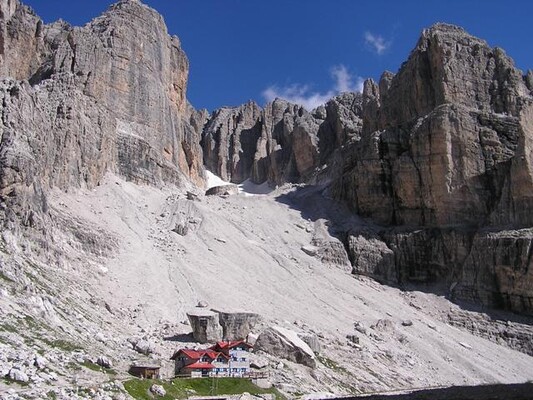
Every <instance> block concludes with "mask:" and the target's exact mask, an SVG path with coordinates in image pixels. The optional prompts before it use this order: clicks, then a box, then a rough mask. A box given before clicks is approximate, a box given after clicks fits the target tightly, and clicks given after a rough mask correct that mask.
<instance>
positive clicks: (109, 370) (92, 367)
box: [81, 361, 117, 375]
mask: <svg viewBox="0 0 533 400" xmlns="http://www.w3.org/2000/svg"><path fill="white" fill-rule="evenodd" d="M81 365H83V366H84V367H85V368H87V369H90V370H91V371H96V372H102V373H104V374H109V375H116V374H117V371H115V370H114V369H112V368H104V367H101V366H100V365H98V364H93V363H92V362H89V361H84V362H83V363H82V364H81Z"/></svg>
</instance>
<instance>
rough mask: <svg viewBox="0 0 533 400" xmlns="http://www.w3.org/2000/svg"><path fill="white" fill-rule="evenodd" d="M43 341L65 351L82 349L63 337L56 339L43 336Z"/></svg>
mask: <svg viewBox="0 0 533 400" xmlns="http://www.w3.org/2000/svg"><path fill="white" fill-rule="evenodd" d="M41 340H42V341H43V342H45V343H46V344H47V345H48V346H50V347H54V348H56V349H59V350H63V351H76V350H82V348H81V347H80V346H78V345H76V344H74V343H72V342H69V341H67V340H63V339H56V340H50V339H46V338H44V337H43V338H41Z"/></svg>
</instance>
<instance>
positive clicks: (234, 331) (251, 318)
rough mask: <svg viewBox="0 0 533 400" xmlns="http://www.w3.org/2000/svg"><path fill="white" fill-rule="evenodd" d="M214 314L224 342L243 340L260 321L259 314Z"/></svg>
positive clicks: (221, 312) (223, 312) (225, 312)
mask: <svg viewBox="0 0 533 400" xmlns="http://www.w3.org/2000/svg"><path fill="white" fill-rule="evenodd" d="M216 312H217V313H218V317H219V321H220V325H221V326H222V338H223V339H224V340H245V339H246V338H247V337H248V334H249V333H250V332H251V331H252V330H253V328H254V327H255V326H256V325H257V324H258V323H259V321H260V319H261V317H260V316H259V314H255V313H249V312H227V311H216Z"/></svg>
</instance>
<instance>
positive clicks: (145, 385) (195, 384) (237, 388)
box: [124, 378, 284, 400]
mask: <svg viewBox="0 0 533 400" xmlns="http://www.w3.org/2000/svg"><path fill="white" fill-rule="evenodd" d="M154 383H155V384H158V385H161V386H163V387H164V388H165V390H166V392H167V394H166V396H164V397H159V399H162V400H167V399H168V400H173V399H186V398H187V397H188V396H191V395H194V396H209V395H218V394H240V393H244V392H248V393H251V394H261V393H272V394H275V395H276V398H277V399H278V400H282V399H284V397H283V396H282V395H281V394H280V393H279V392H278V391H277V390H276V389H274V388H272V389H261V388H259V387H257V386H255V385H254V384H253V383H252V382H250V380H248V379H242V378H217V379H216V380H213V379H209V378H203V379H174V380H172V381H162V380H141V379H131V380H129V381H127V382H125V383H124V387H125V388H126V390H127V391H128V393H129V394H130V395H131V396H132V397H133V398H135V399H137V400H151V399H153V397H152V396H150V394H149V390H150V386H152V385H153V384H154ZM213 383H214V384H215V385H216V389H215V390H214V391H213V390H212V386H213Z"/></svg>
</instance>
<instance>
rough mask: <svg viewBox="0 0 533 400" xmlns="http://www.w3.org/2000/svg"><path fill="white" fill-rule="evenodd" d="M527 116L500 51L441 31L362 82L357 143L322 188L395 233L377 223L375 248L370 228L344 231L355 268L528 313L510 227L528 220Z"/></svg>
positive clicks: (522, 260) (517, 77)
mask: <svg viewBox="0 0 533 400" xmlns="http://www.w3.org/2000/svg"><path fill="white" fill-rule="evenodd" d="M532 110H533V98H532V97H531V93H530V87H528V86H527V76H526V77H523V76H522V73H521V72H520V71H519V70H518V69H517V68H515V67H514V64H513V61H512V60H511V59H510V58H509V57H507V56H506V55H505V53H504V52H503V50H501V49H498V48H491V47H489V46H488V45H487V43H485V42H484V41H482V40H480V39H477V38H475V37H473V36H471V35H469V34H468V33H466V32H465V31H464V30H463V29H461V28H458V27H455V26H450V25H444V24H438V25H435V26H433V27H432V28H430V29H428V30H425V31H424V32H423V34H422V37H421V38H420V40H419V42H418V44H417V45H416V47H415V49H414V50H413V52H412V53H411V55H410V57H409V59H408V60H407V62H405V63H404V64H403V65H402V67H401V68H400V70H399V71H398V73H397V74H396V75H393V74H391V73H386V74H384V75H383V77H382V78H381V80H380V82H379V84H376V83H375V82H373V81H371V80H369V81H367V82H366V83H365V88H364V93H363V111H362V114H363V121H364V122H363V133H362V138H361V141H359V142H358V143H357V144H355V145H354V146H352V148H351V151H352V155H351V156H350V157H349V159H347V160H346V162H345V165H344V171H345V172H344V173H343V174H342V176H341V177H340V178H339V179H338V180H337V181H336V182H335V184H334V185H333V192H334V193H335V194H336V196H337V198H339V199H341V200H343V201H345V202H347V203H348V204H349V205H350V206H351V207H352V208H353V209H354V210H355V211H356V212H357V213H358V214H360V215H362V216H365V217H369V218H371V219H372V220H373V221H376V222H378V223H380V224H382V225H384V226H398V227H401V228H395V229H390V228H383V229H381V230H380V229H379V228H378V229H377V230H378V231H379V235H380V236H381V240H382V241H383V242H382V243H381V244H380V245H379V246H377V247H376V246H375V243H374V242H375V241H376V240H378V242H379V239H376V236H375V234H376V232H375V229H374V233H371V234H366V235H365V234H362V233H361V232H354V233H353V234H352V235H349V236H350V239H349V240H348V245H349V247H351V252H352V254H351V255H352V261H353V262H354V267H355V270H356V271H359V272H361V273H365V274H369V275H371V276H376V277H379V278H381V279H383V280H385V281H388V282H394V283H402V284H404V283H408V282H425V283H446V284H449V285H452V289H453V290H452V292H453V293H451V294H452V295H454V296H457V297H458V298H462V299H468V300H474V301H477V302H482V303H484V304H489V305H498V306H504V307H510V308H512V309H514V310H518V311H529V312H531V311H532V310H533V303H532V298H533V293H532V292H531V290H530V289H526V288H527V287H529V288H531V287H532V284H533V274H532V273H531V268H530V264H531V260H530V256H529V251H528V250H527V249H529V248H530V246H531V244H532V239H533V236H532V235H531V232H530V230H528V229H522V230H516V229H520V228H527V227H530V226H531V224H532V223H533V213H532V210H533V208H532V203H531V202H532V199H533V197H532V196H533V174H532V173H531V171H532V166H533V157H532V154H531V148H532V146H531V143H530V141H531V138H532V137H533V132H532V126H531V124H532V121H533V119H532ZM413 227H416V228H413ZM367 233H368V232H367ZM363 238H365V239H363ZM365 240H366V243H364V242H365ZM363 248H366V250H363ZM377 249H379V250H377ZM361 251H362V252H363V255H362V256H361ZM364 253H366V254H368V255H365V254H364ZM369 268H370V269H369Z"/></svg>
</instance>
